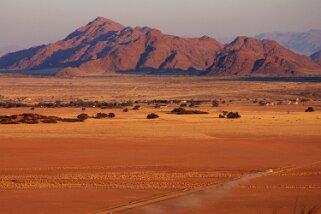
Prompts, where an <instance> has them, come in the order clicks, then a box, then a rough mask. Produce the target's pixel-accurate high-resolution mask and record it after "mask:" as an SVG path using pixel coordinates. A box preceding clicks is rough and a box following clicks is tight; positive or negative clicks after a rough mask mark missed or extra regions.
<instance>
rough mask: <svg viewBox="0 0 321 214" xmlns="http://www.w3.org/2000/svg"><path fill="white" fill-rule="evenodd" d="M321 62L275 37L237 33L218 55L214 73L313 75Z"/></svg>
mask: <svg viewBox="0 0 321 214" xmlns="http://www.w3.org/2000/svg"><path fill="white" fill-rule="evenodd" d="M319 69H320V66H319V65H317V64H315V63H314V62H312V61H311V60H310V59H309V58H308V57H305V56H302V55H299V54H296V53H294V52H292V51H290V50H288V49H286V48H284V47H283V46H281V45H280V44H278V43H277V42H275V41H272V40H262V41H261V40H257V39H254V38H249V37H238V38H236V39H235V40H234V41H233V42H232V43H230V44H228V45H226V46H225V48H224V49H223V50H222V51H221V52H220V53H219V54H218V55H217V57H216V62H215V63H214V64H213V65H212V67H211V68H210V69H209V70H210V72H209V73H210V74H212V75H237V76H248V75H251V76H300V75H313V74H314V73H317V72H316V71H317V70H319Z"/></svg>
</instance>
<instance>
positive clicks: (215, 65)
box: [0, 17, 321, 76]
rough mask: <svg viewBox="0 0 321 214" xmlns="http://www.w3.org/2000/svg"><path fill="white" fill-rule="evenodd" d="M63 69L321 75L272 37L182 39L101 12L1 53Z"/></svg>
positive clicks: (17, 61) (70, 72)
mask: <svg viewBox="0 0 321 214" xmlns="http://www.w3.org/2000/svg"><path fill="white" fill-rule="evenodd" d="M48 68H63V69H62V70H60V72H59V73H58V74H57V75H59V76H97V75H106V74H113V73H116V72H122V71H124V72H133V71H136V72H140V71H144V70H147V71H154V72H159V71H168V72H174V71H180V72H188V73H193V72H195V74H196V73H200V72H201V73H203V74H210V75H240V76H244V75H267V76H269V75H276V76H292V75H320V70H321V67H320V66H319V65H317V64H316V63H314V62H312V61H311V60H310V59H309V58H307V57H304V56H300V55H298V54H295V53H293V52H291V51H290V50H287V49H286V48H283V47H282V46H281V45H279V44H278V43H276V42H273V41H259V40H255V39H251V38H245V37H239V38H237V39H236V40H235V41H233V42H232V43H230V44H227V45H225V46H224V45H222V44H221V43H219V42H217V41H216V40H215V39H213V38H210V37H207V36H204V37H201V38H181V37H176V36H171V35H165V34H163V33H162V32H160V31H159V30H157V29H152V28H148V27H143V28H139V27H136V28H131V27H124V26H122V25H121V24H119V23H116V22H114V21H112V20H109V19H105V18H102V17H98V18H97V19H95V20H94V21H92V22H90V23H88V24H87V25H86V26H83V27H81V28H79V29H77V30H76V31H74V32H73V33H71V34H70V35H68V36H67V37H66V38H65V39H64V40H61V41H58V42H56V43H53V44H49V45H43V46H38V47H33V48H30V49H27V50H23V51H18V52H15V53H10V54H7V55H5V56H3V57H2V58H0V69H2V70H18V71H19V70H40V69H48Z"/></svg>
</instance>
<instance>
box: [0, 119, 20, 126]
mask: <svg viewBox="0 0 321 214" xmlns="http://www.w3.org/2000/svg"><path fill="white" fill-rule="evenodd" d="M0 124H6V125H9V124H19V122H17V121H13V120H12V119H10V118H3V119H0Z"/></svg>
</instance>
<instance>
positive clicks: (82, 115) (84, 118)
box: [77, 114, 89, 120]
mask: <svg viewBox="0 0 321 214" xmlns="http://www.w3.org/2000/svg"><path fill="white" fill-rule="evenodd" d="M77 118H78V119H80V120H87V119H88V118H89V116H88V114H80V115H78V116H77Z"/></svg>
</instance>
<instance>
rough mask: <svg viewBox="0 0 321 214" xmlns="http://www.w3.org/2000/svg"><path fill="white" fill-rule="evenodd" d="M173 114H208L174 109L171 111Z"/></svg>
mask: <svg viewBox="0 0 321 214" xmlns="http://www.w3.org/2000/svg"><path fill="white" fill-rule="evenodd" d="M171 113H173V114H208V112H205V111H199V110H186V109H185V108H175V109H173V110H172V111H171Z"/></svg>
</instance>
